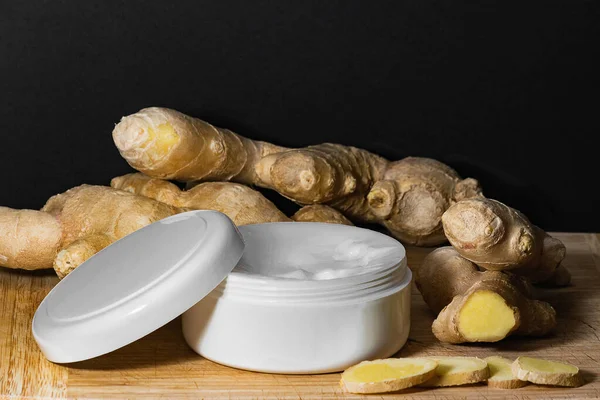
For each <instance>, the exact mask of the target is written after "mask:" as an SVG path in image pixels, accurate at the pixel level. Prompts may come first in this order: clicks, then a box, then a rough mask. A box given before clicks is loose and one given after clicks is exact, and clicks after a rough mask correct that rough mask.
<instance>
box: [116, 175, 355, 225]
mask: <svg viewBox="0 0 600 400" xmlns="http://www.w3.org/2000/svg"><path fill="white" fill-rule="evenodd" d="M110 185H111V186H112V187H113V188H115V189H121V190H125V191H127V192H130V193H133V194H137V195H140V196H145V197H149V198H151V199H154V200H158V201H160V202H163V203H166V204H170V205H172V206H175V207H180V208H187V209H192V210H214V211H220V212H222V213H223V214H225V215H227V216H228V217H229V218H231V220H232V221H233V222H234V223H235V224H236V225H238V226H241V225H249V224H260V223H266V222H289V221H292V220H294V221H299V222H326V223H333V224H345V225H352V223H351V222H350V221H348V219H346V217H344V216H343V215H342V214H341V213H340V212H339V211H337V210H335V209H333V208H331V207H327V206H322V205H315V206H305V207H303V208H301V209H300V210H298V212H296V214H294V215H293V216H292V218H291V219H290V218H288V217H287V216H286V215H285V214H283V213H282V212H281V211H279V209H278V208H277V207H276V206H275V204H273V203H272V202H270V201H269V200H268V199H267V198H266V197H264V196H263V195H262V194H261V193H260V192H258V191H256V190H254V189H252V188H249V187H248V186H245V185H241V184H239V183H232V182H204V183H200V184H197V185H192V186H190V188H189V189H188V190H181V189H179V188H178V187H177V185H175V184H173V183H171V182H168V181H165V180H162V179H156V178H151V177H149V176H147V175H144V174H141V173H133V174H127V175H123V176H119V177H116V178H113V179H112V181H111V182H110Z"/></svg>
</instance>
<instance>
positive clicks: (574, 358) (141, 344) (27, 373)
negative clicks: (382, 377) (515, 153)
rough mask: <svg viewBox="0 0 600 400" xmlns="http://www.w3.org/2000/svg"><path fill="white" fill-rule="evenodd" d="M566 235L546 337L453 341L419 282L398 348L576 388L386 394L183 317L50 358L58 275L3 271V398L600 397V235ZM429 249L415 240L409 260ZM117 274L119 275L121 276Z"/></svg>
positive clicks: (549, 295) (547, 293)
mask: <svg viewBox="0 0 600 400" xmlns="http://www.w3.org/2000/svg"><path fill="white" fill-rule="evenodd" d="M555 235H556V236H557V237H558V238H560V239H561V240H563V241H564V243H565V244H566V246H567V250H568V255H567V259H566V261H565V265H567V267H568V268H569V269H570V270H571V272H572V274H573V284H572V285H571V286H569V287H567V288H563V289H548V290H541V291H540V293H539V295H540V297H541V298H543V299H545V300H547V301H549V302H551V303H552V304H553V305H554V306H555V308H556V311H557V313H558V328H557V329H556V332H555V333H554V334H553V335H551V336H549V337H546V338H541V339H535V340H534V339H528V338H509V339H507V340H505V341H503V342H501V343H497V344H491V345H459V346H457V345H449V344H442V343H440V342H438V341H437V340H436V339H435V338H434V337H433V335H432V334H431V322H432V321H433V318H434V315H432V314H431V313H430V312H429V310H428V309H427V308H426V306H425V304H424V303H423V301H422V299H421V296H420V294H419V293H418V292H417V291H416V289H414V288H413V307H412V313H413V316H412V328H411V333H410V337H409V340H408V342H407V344H406V345H405V346H404V348H403V349H402V350H401V351H400V352H399V353H398V356H420V355H442V354H444V355H472V356H480V357H485V356H488V355H493V354H501V355H503V356H506V357H516V356H517V355H522V354H527V355H533V356H540V357H545V358H548V359H553V360H563V361H568V362H571V363H573V364H576V365H578V366H579V367H580V368H581V369H582V371H583V373H584V376H585V379H586V382H587V383H586V384H585V385H584V386H582V387H580V388H576V389H564V388H554V387H540V386H534V385H529V386H526V387H524V388H522V389H517V390H502V389H488V388H487V387H486V386H483V385H471V386H467V387H464V386H463V387H454V388H440V389H433V390H432V389H409V390H405V391H402V392H399V393H396V394H390V395H384V396H358V395H351V394H346V393H343V392H342V391H341V390H340V387H339V385H338V381H339V377H340V376H339V374H325V375H271V374H260V373H253V372H247V371H241V370H236V369H232V368H228V367H224V366H221V365H218V364H215V363H213V362H210V361H208V360H205V359H203V358H202V357H200V356H198V355H197V354H196V353H194V352H193V351H192V350H191V349H190V348H188V347H187V345H186V343H185V342H184V340H183V336H182V333H181V327H180V323H181V321H180V320H179V319H177V320H175V321H173V322H171V323H169V324H168V325H166V326H164V327H163V328H161V329H158V330H157V331H155V332H153V333H151V334H150V335H148V336H146V337H145V338H143V339H141V340H138V341H137V342H135V343H133V344H131V345H128V346H126V347H124V348H122V349H120V350H117V351H115V352H113V353H110V354H107V355H105V356H102V357H98V358H96V359H93V360H89V361H84V362H79V363H74V364H71V365H68V366H60V365H56V364H52V363H50V362H48V361H46V360H45V359H44V357H43V356H42V354H41V353H40V351H39V350H38V348H37V345H36V344H35V342H34V340H33V337H32V334H31V319H32V317H33V314H34V312H35V309H36V307H37V306H38V304H39V303H40V302H41V300H42V299H43V297H44V296H45V295H46V293H48V291H49V290H50V289H51V288H52V287H53V286H54V285H55V284H56V282H57V281H58V280H57V278H56V277H55V276H54V274H53V272H51V271H49V272H45V271H44V272H35V273H31V272H21V271H10V270H6V269H1V270H0V369H1V374H0V379H1V381H0V397H2V398H86V397H89V398H99V397H102V398H107V397H114V398H133V397H144V398H159V397H162V398H207V399H254V398H277V399H358V398H365V399H366V398H386V399H387V398H394V397H401V398H402V399H433V398H436V399H454V398H461V399H464V398H486V399H536V398H539V399H551V398H557V399H558V398H577V399H581V398H598V397H600V378H599V374H600V363H599V360H600V337H599V335H600V237H599V235H596V234H575V233H559V234H555ZM429 251H431V250H430V249H422V248H409V249H408V256H409V265H417V264H418V263H420V262H421V261H422V259H423V257H424V256H425V255H426V254H427V253H428V252H429ZM116 278H117V277H116Z"/></svg>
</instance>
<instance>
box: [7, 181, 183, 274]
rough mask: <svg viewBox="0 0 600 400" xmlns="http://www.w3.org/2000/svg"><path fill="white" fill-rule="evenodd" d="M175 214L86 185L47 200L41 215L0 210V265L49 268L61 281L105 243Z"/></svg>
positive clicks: (154, 203) (129, 196) (148, 201)
mask: <svg viewBox="0 0 600 400" xmlns="http://www.w3.org/2000/svg"><path fill="white" fill-rule="evenodd" d="M181 211H182V210H181V209H179V208H176V207H173V206H170V205H167V204H164V203H161V202H158V201H155V200H151V199H148V198H145V197H142V196H135V195H133V194H131V193H127V192H124V191H121V190H116V189H112V188H109V187H104V186H89V185H82V186H78V187H76V188H73V189H71V190H68V191H66V192H65V193H62V194H59V195H56V196H53V197H51V198H50V199H49V200H48V202H47V203H46V205H45V206H44V207H43V208H42V210H41V211H33V210H13V209H10V208H6V207H0V232H1V235H0V266H3V267H8V268H22V269H45V268H52V267H54V269H55V270H56V272H57V274H58V275H59V276H60V277H63V276H65V275H66V274H68V273H69V272H70V271H71V270H73V269H74V268H75V267H77V266H78V265H79V264H80V263H81V262H83V261H85V259H87V258H89V257H90V256H91V255H92V254H94V253H95V252H97V251H99V250H100V249H101V248H102V247H105V246H106V245H108V244H109V243H112V242H114V241H115V240H118V239H120V238H122V237H124V236H126V235H128V234H130V233H131V232H133V231H136V230H137V229H139V228H141V227H143V226H145V225H148V224H151V223H152V222H155V221H158V220H160V219H163V218H166V217H168V216H171V215H174V214H177V213H179V212H181ZM90 253H91V254H90ZM57 254H58V256H57Z"/></svg>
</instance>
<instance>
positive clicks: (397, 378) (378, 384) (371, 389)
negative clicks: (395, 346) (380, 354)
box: [340, 358, 438, 394]
mask: <svg viewBox="0 0 600 400" xmlns="http://www.w3.org/2000/svg"><path fill="white" fill-rule="evenodd" d="M437 365H438V363H437V362H436V361H435V360H433V359H430V358H389V359H385V360H375V361H363V362H361V363H360V364H357V365H355V366H353V367H350V368H348V369H347V370H346V371H344V373H343V374H342V379H341V381H340V385H341V386H342V388H343V389H344V390H345V391H347V392H350V393H361V394H367V393H386V392H395V391H397V390H402V389H406V388H409V387H412V386H415V385H419V384H421V383H423V382H425V381H427V380H429V379H431V378H433V377H434V376H435V370H436V367H437Z"/></svg>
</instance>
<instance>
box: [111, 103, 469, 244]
mask: <svg viewBox="0 0 600 400" xmlns="http://www.w3.org/2000/svg"><path fill="white" fill-rule="evenodd" d="M113 139H114V142H115V144H116V146H117V148H118V149H119V152H120V153H121V155H122V156H123V157H124V158H125V160H127V162H128V163H129V164H130V165H131V166H132V167H133V168H135V169H137V170H138V171H140V172H143V173H145V174H146V175H149V176H151V177H154V178H162V179H176V180H179V181H197V180H202V181H215V180H231V181H234V182H239V183H243V184H247V185H257V186H261V187H265V188H269V189H274V190H276V191H277V192H279V193H280V194H282V195H283V196H285V197H287V198H289V199H291V200H293V201H295V202H297V203H299V204H302V205H308V204H325V205H329V206H331V207H333V208H335V209H337V210H339V211H341V212H342V213H343V214H344V215H346V216H347V217H349V218H350V220H354V221H359V222H368V223H380V224H382V225H385V226H386V227H387V228H388V229H389V230H390V232H391V233H392V234H393V235H394V236H395V237H397V238H399V239H400V240H402V241H404V242H406V243H411V244H418V245H436V244H440V243H442V242H444V241H445V237H444V232H443V229H442V225H441V217H442V214H443V213H444V211H445V210H446V209H447V208H448V207H449V206H450V205H452V204H453V203H455V202H456V201H459V200H462V199H465V198H470V197H474V196H479V195H480V194H481V191H480V188H479V185H478V183H477V181H475V180H473V179H465V180H462V179H461V178H460V177H459V176H458V174H457V173H456V171H454V170H453V169H451V168H450V167H448V166H446V165H444V164H442V163H440V162H438V161H435V160H431V159H425V158H406V159H403V160H400V161H394V162H390V161H388V160H386V159H384V158H382V157H380V156H377V155H375V154H372V153H370V152H368V151H365V150H361V149H357V148H354V147H349V146H342V145H338V144H328V143H326V144H320V145H316V146H309V147H306V148H301V149H287V148H284V147H279V146H275V145H272V144H270V143H266V142H260V141H255V140H250V139H247V138H244V137H242V136H239V135H237V134H235V133H233V132H231V131H229V130H226V129H221V128H217V127H214V126H213V125H211V124H208V123H206V122H204V121H202V120H200V119H197V118H192V117H189V116H187V115H184V114H182V113H179V112H177V111H174V110H170V109H166V108H159V107H152V108H145V109H143V110H141V111H139V112H137V113H135V114H133V115H129V116H126V117H124V118H123V119H122V120H121V122H119V123H118V124H117V125H116V126H115V129H114V131H113Z"/></svg>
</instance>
